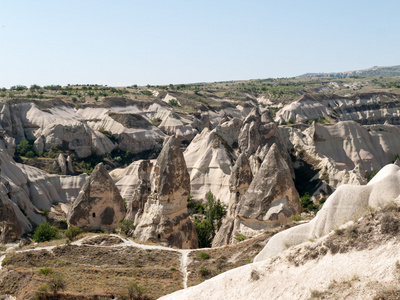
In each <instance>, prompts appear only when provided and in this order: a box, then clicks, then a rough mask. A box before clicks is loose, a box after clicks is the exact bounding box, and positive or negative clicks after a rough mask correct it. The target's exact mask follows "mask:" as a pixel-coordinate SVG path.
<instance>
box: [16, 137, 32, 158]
mask: <svg viewBox="0 0 400 300" xmlns="http://www.w3.org/2000/svg"><path fill="white" fill-rule="evenodd" d="M31 151H32V152H33V147H32V144H31V143H29V141H28V140H22V141H21V142H20V143H19V144H18V145H17V147H15V153H16V154H17V155H19V156H26V155H27V153H28V152H31ZM29 155H30V154H29ZM33 156H35V153H34V152H33Z"/></svg>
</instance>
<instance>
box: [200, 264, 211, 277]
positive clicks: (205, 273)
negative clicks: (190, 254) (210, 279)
mask: <svg viewBox="0 0 400 300" xmlns="http://www.w3.org/2000/svg"><path fill="white" fill-rule="evenodd" d="M199 273H200V275H201V276H203V277H205V276H207V275H209V274H210V271H209V270H208V269H207V268H206V267H204V266H202V267H201V268H200V271H199Z"/></svg>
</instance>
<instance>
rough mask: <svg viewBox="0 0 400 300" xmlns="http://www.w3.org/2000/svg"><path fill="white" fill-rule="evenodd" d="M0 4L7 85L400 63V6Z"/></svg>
mask: <svg viewBox="0 0 400 300" xmlns="http://www.w3.org/2000/svg"><path fill="white" fill-rule="evenodd" d="M0 4H1V5H0V87H7V88H9V87H10V86H13V85H26V86H28V87H29V86H30V85H32V84H39V85H41V86H43V85H50V84H60V85H67V84H103V85H109V86H128V85H133V84H138V85H147V84H150V85H165V84H171V83H172V84H179V83H194V82H214V81H229V80H246V79H256V78H277V77H293V76H297V75H301V74H304V73H308V72H340V71H348V70H358V69H365V68H369V67H372V66H393V65H399V64H400V55H399V54H400V50H399V49H400V18H399V17H398V12H399V11H400V1H398V0H381V1H376V0H374V1H369V0H346V1H343V0H335V1H333V0H331V1H326V0H325V1H321V0H314V1H312V0H310V1H309V0H303V1H299V0H292V1H288V0H279V1H278V0H274V1H269V0H264V1H258V0H257V1H256V0H248V1H243V0H242V1H236V0H230V1H224V0H214V1H210V0H202V1H190V0H186V1H183V0H181V1H179V0H173V1H170V0H160V1H158V0H152V1H143V0H141V1H135V0H130V1H128V0H68V1H66V0H64V1H60V0H51V1H50V0H48V1H47V0H46V1H45V0H36V1H32V0H24V1H22V0H13V1H9V0H0Z"/></svg>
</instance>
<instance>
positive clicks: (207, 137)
mask: <svg viewBox="0 0 400 300" xmlns="http://www.w3.org/2000/svg"><path fill="white" fill-rule="evenodd" d="M216 131H217V129H214V130H212V131H210V130H209V129H204V130H203V131H202V132H201V134H199V135H197V136H196V137H195V138H194V139H193V141H192V142H191V143H190V145H189V146H188V147H187V149H186V150H185V152H184V156H185V161H186V165H187V169H188V172H189V174H190V185H191V191H192V194H193V198H194V199H195V200H200V201H201V200H203V199H204V198H205V195H206V193H207V192H208V191H211V192H212V193H213V194H214V195H215V196H216V198H217V199H220V200H221V202H222V203H225V204H228V202H229V178H230V175H231V168H232V163H233V158H234V153H233V151H232V149H231V148H230V146H229V145H228V144H227V142H226V141H225V140H224V139H222V138H221V137H220V136H219V135H218V134H217V133H216Z"/></svg>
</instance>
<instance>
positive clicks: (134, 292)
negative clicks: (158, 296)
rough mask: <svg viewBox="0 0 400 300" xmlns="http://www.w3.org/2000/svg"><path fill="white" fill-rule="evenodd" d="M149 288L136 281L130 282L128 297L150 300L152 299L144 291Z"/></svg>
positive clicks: (130, 299)
mask: <svg viewBox="0 0 400 300" xmlns="http://www.w3.org/2000/svg"><path fill="white" fill-rule="evenodd" d="M146 291H147V290H146V289H145V288H144V287H141V286H140V285H138V284H137V283H135V282H129V283H128V299H129V300H148V299H151V298H150V297H148V296H147V295H145V294H144V293H145V292H146Z"/></svg>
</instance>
